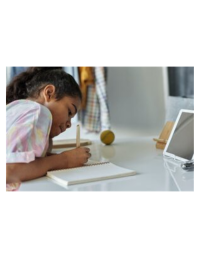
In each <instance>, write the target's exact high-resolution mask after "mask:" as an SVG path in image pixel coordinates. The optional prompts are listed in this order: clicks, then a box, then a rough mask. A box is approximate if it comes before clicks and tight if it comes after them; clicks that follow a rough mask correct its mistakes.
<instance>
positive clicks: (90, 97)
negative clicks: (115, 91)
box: [81, 67, 110, 132]
mask: <svg viewBox="0 0 200 258" xmlns="http://www.w3.org/2000/svg"><path fill="white" fill-rule="evenodd" d="M90 68H91V67H90ZM90 72H92V73H93V78H94V83H93V84H91V85H88V86H87V88H86V97H85V100H86V103H85V104H86V106H85V110H82V111H81V120H82V124H83V126H84V128H85V129H86V130H88V131H90V132H100V131H102V130H106V129H110V118H109V109H108V102H107V92H106V80H105V69H104V68H103V67H94V68H93V69H92V71H91V70H90ZM91 82H92V81H91Z"/></svg>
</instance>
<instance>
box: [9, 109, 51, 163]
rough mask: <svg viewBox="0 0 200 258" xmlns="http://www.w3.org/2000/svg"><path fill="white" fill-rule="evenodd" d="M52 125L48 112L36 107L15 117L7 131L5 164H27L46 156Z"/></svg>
mask: <svg viewBox="0 0 200 258" xmlns="http://www.w3.org/2000/svg"><path fill="white" fill-rule="evenodd" d="M51 124H52V116H51V113H50V111H49V110H48V109H47V108H46V107H43V106H42V105H38V106H37V107H34V108H32V109H29V110H27V111H23V114H22V115H19V116H17V118H16V120H15V121H14V122H13V123H12V126H10V128H9V129H8V130H7V150H6V162H7V163H29V162H31V161H33V160H35V158H36V157H43V156H45V154H46V151H47V149H48V143H49V133H50V129H51Z"/></svg>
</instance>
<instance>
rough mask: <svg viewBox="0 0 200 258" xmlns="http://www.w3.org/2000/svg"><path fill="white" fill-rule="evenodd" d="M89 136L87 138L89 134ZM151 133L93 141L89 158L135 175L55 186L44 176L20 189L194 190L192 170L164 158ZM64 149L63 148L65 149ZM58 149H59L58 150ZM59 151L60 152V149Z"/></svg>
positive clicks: (23, 184)
mask: <svg viewBox="0 0 200 258" xmlns="http://www.w3.org/2000/svg"><path fill="white" fill-rule="evenodd" d="M88 138H89V137H88ZM152 138H153V137H152V136H151V137H150V136H137V137H136V136H135V137H134V136H133V135H130V134H126V136H124V134H123V136H122V134H121V135H120V134H118V135H117V137H116V140H115V143H114V144H112V145H110V146H105V145H103V144H102V143H100V141H99V139H98V138H97V137H96V139H95V138H94V139H93V140H92V145H90V146H88V147H89V148H90V149H91V153H92V159H93V160H96V161H105V160H110V161H111V162H112V163H114V164H116V165H119V166H122V167H125V168H128V169H133V170H135V171H136V172H137V175H135V176H132V177H127V178H118V179H112V180H105V181H100V182H93V183H87V184H79V185H74V186H69V187H68V189H65V188H63V187H62V186H60V185H57V184H56V183H54V181H52V180H51V179H49V178H47V177H42V178H38V179H35V180H31V181H27V182H23V183H22V185H21V187H20V189H19V190H20V191H193V190H194V172H186V171H184V170H183V169H182V168H181V167H180V163H177V162H175V161H173V160H170V159H166V158H163V155H162V150H158V149H156V148H155V142H154V141H153V140H152ZM64 150H66V149H64ZM57 151H59V150H57ZM60 151H63V149H62V150H60Z"/></svg>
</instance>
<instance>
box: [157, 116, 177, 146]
mask: <svg viewBox="0 0 200 258" xmlns="http://www.w3.org/2000/svg"><path fill="white" fill-rule="evenodd" d="M173 126H174V122H172V121H168V122H167V123H166V124H165V126H164V128H163V130H162V132H161V134H160V136H159V138H158V139H156V138H154V139H153V140H154V141H156V148H157V149H162V150H164V148H165V145H166V143H167V140H168V138H169V135H170V133H171V131H172V128H173Z"/></svg>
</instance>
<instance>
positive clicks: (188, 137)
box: [163, 109, 194, 161]
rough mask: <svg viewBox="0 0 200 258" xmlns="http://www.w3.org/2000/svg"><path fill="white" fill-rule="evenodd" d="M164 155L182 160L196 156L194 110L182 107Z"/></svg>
mask: <svg viewBox="0 0 200 258" xmlns="http://www.w3.org/2000/svg"><path fill="white" fill-rule="evenodd" d="M163 155H164V156H167V157H171V158H173V159H176V160H180V161H188V160H192V159H193V157H194V111H193V110H186V109H181V110H180V112H179V114H178V117H177V119H176V121H175V123H174V127H173V129H172V131H171V134H170V136H169V139H168V141H167V144H166V146H165V149H164V151H163Z"/></svg>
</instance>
